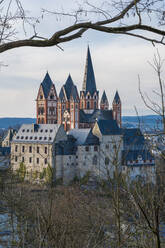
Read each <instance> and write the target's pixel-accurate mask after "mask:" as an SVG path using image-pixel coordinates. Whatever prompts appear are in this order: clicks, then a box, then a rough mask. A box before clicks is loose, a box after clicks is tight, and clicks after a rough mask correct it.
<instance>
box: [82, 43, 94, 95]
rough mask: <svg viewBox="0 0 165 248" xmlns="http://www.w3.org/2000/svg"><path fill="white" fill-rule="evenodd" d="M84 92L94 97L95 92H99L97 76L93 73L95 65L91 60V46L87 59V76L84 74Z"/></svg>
mask: <svg viewBox="0 0 165 248" xmlns="http://www.w3.org/2000/svg"><path fill="white" fill-rule="evenodd" d="M82 91H84V92H85V93H87V92H90V94H91V95H92V96H93V94H94V93H95V92H97V89H96V82H95V75H94V71H93V65H92V59H91V54H90V50H89V46H88V50H87V58H86V65H85V74H84V81H83V87H82Z"/></svg>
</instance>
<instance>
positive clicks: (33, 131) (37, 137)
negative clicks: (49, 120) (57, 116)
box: [12, 124, 60, 144]
mask: <svg viewBox="0 0 165 248" xmlns="http://www.w3.org/2000/svg"><path fill="white" fill-rule="evenodd" d="M59 128H60V125H59V124H23V125H22V126H21V127H20V129H19V131H18V133H17V135H16V136H15V137H14V138H13V141H12V142H14V143H41V144H52V143H53V141H54V140H55V137H56V134H57V132H58V130H59Z"/></svg>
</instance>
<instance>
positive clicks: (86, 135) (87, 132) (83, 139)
mask: <svg viewBox="0 0 165 248" xmlns="http://www.w3.org/2000/svg"><path fill="white" fill-rule="evenodd" d="M68 134H69V135H72V136H73V137H74V138H75V139H76V142H75V145H98V144H99V139H98V138H97V137H96V136H95V135H93V133H92V130H91V129H90V128H85V129H84V128H82V129H81V128H79V129H76V128H75V129H71V130H70V131H69V132H68Z"/></svg>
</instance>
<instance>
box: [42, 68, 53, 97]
mask: <svg viewBox="0 0 165 248" xmlns="http://www.w3.org/2000/svg"><path fill="white" fill-rule="evenodd" d="M52 84H53V82H52V80H51V78H50V76H49V73H48V71H47V73H46V75H45V77H44V79H43V81H42V83H41V85H42V88H43V92H44V96H45V98H47V97H48V94H49V91H50V88H51V86H52Z"/></svg>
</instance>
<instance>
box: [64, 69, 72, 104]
mask: <svg viewBox="0 0 165 248" xmlns="http://www.w3.org/2000/svg"><path fill="white" fill-rule="evenodd" d="M73 85H74V84H73V80H72V78H71V75H70V74H69V76H68V78H67V80H66V83H65V84H64V88H65V92H66V96H67V99H68V100H69V99H70V94H71V91H72V87H73Z"/></svg>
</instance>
